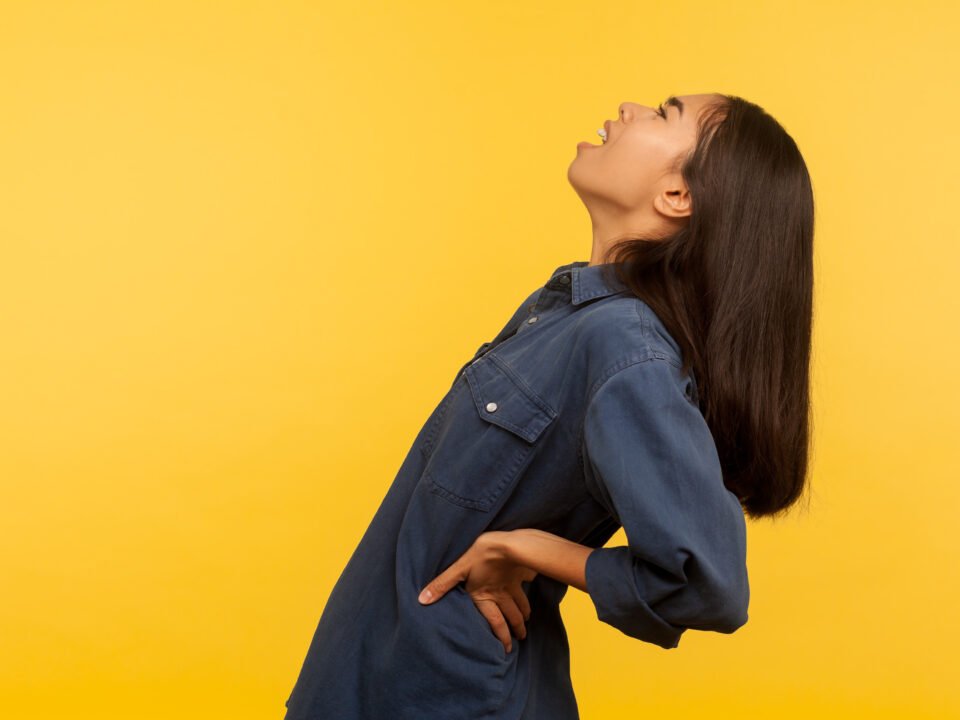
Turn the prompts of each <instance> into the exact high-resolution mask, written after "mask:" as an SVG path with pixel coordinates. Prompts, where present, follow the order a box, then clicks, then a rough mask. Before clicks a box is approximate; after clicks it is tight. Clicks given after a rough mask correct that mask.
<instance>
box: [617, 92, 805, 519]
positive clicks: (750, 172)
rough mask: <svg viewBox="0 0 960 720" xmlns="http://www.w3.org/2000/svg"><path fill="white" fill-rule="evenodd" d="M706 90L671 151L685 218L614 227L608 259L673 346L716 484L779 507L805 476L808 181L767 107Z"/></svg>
mask: <svg viewBox="0 0 960 720" xmlns="http://www.w3.org/2000/svg"><path fill="white" fill-rule="evenodd" d="M718 98H719V100H718V102H717V104H715V105H712V106H710V107H708V108H706V109H705V111H704V113H703V114H702V115H701V117H700V120H699V129H698V133H697V141H696V145H695V147H694V148H693V150H692V151H691V152H690V153H689V154H688V155H687V156H685V157H682V158H679V159H678V164H679V165H680V172H681V173H682V176H683V179H684V181H685V182H686V184H687V188H688V190H689V192H690V196H691V198H692V212H691V215H690V216H689V218H688V222H687V224H686V225H685V226H684V227H683V228H681V229H680V230H677V231H676V232H675V233H672V234H670V235H668V236H666V237H656V238H653V237H636V236H633V237H628V238H627V239H626V240H622V239H621V240H620V241H619V242H618V243H617V244H616V245H614V246H613V247H612V248H611V252H610V254H609V255H608V257H607V261H608V262H613V263H616V265H615V266H614V269H615V272H616V274H617V276H618V277H619V278H620V280H621V281H622V282H624V283H625V284H626V285H627V286H628V287H629V288H630V290H631V291H632V292H634V293H635V294H636V295H637V296H638V297H640V298H641V299H642V300H644V301H645V302H646V303H647V304H648V305H649V306H650V307H651V309H652V310H653V311H654V312H655V313H656V314H657V316H658V317H659V318H660V319H661V320H662V321H663V323H664V325H665V326H666V327H667V330H668V331H670V333H671V335H672V336H673V337H674V339H675V340H676V341H677V343H678V344H679V345H680V347H681V350H682V352H683V369H684V371H689V370H691V369H692V371H693V375H694V378H695V380H696V383H697V389H698V395H699V399H698V401H699V403H700V410H701V412H702V413H703V415H704V418H705V419H706V421H707V423H708V425H709V427H710V430H711V433H712V434H713V437H714V440H715V442H716V445H717V451H718V454H719V457H720V461H721V465H722V468H723V475H724V482H725V484H726V486H727V488H729V489H730V490H731V491H732V492H734V493H735V494H736V495H737V497H738V498H739V499H740V502H741V505H742V506H743V508H744V510H745V511H746V513H747V514H748V515H749V516H751V517H754V518H759V517H763V516H779V515H782V514H785V513H786V510H787V509H788V508H789V507H790V506H792V505H793V504H794V503H795V502H796V501H797V500H798V498H799V497H800V496H801V494H802V493H803V490H804V488H805V487H806V485H807V469H808V449H809V440H810V435H811V425H812V419H811V417H810V392H809V381H810V343H811V325H812V321H813V210H814V207H813V189H812V186H811V182H810V176H809V174H808V172H807V167H806V164H805V163H804V160H803V157H802V156H801V154H800V151H799V149H798V148H797V145H796V143H795V142H794V140H793V138H791V137H790V135H788V134H787V132H786V131H785V130H784V129H783V127H782V126H781V125H780V124H779V123H778V122H777V121H776V120H775V119H774V118H773V117H771V116H770V115H768V114H767V113H766V112H765V111H764V110H763V108H761V107H759V106H758V105H755V104H754V103H751V102H749V101H747V100H744V99H743V98H740V97H737V96H735V95H719V96H718Z"/></svg>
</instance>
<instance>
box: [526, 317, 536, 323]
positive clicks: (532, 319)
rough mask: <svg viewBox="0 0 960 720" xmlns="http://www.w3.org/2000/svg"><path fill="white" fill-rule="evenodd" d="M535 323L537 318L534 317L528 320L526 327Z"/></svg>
mask: <svg viewBox="0 0 960 720" xmlns="http://www.w3.org/2000/svg"><path fill="white" fill-rule="evenodd" d="M536 321H537V316H536V315H534V316H533V317H532V318H530V319H529V320H527V324H528V325H533V323H535V322H536Z"/></svg>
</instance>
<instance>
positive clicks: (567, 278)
mask: <svg viewBox="0 0 960 720" xmlns="http://www.w3.org/2000/svg"><path fill="white" fill-rule="evenodd" d="M560 282H562V283H563V284H564V285H566V284H567V283H568V282H570V276H569V275H561V276H560Z"/></svg>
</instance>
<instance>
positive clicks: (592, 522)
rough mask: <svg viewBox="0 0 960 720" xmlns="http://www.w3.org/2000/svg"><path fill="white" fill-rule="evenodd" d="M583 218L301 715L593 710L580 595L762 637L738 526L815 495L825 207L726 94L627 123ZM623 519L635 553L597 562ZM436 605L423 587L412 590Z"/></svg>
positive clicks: (597, 158) (662, 639) (455, 408)
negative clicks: (571, 612)
mask: <svg viewBox="0 0 960 720" xmlns="http://www.w3.org/2000/svg"><path fill="white" fill-rule="evenodd" d="M606 130H607V139H606V142H605V143H604V144H603V145H602V146H590V145H586V146H585V145H583V144H581V146H579V148H578V151H577V157H576V159H575V160H574V161H573V162H572V163H571V165H570V168H569V171H568V178H569V181H570V183H571V184H572V186H573V187H574V189H575V190H576V192H577V194H578V195H579V196H580V198H581V199H582V200H583V202H584V204H585V205H586V207H587V210H588V212H589V213H590V217H591V220H592V225H593V246H592V252H591V258H590V261H589V262H586V261H577V262H573V263H569V264H566V265H562V266H560V267H558V268H557V269H556V270H554V271H553V273H551V275H550V277H549V279H548V280H547V282H546V283H545V284H544V285H543V286H541V287H539V288H537V289H536V290H534V291H533V292H532V293H531V294H530V295H529V297H527V298H526V299H525V300H524V301H523V302H522V303H521V304H520V306H519V307H518V308H517V310H516V312H514V314H513V316H512V317H511V318H510V320H509V321H508V322H507V324H506V326H505V327H504V328H503V329H502V330H501V331H500V333H499V334H497V336H496V337H494V338H493V339H492V340H491V341H489V342H485V343H483V344H482V345H481V346H480V348H479V349H478V350H477V351H476V353H475V354H474V356H473V357H472V358H471V359H470V360H469V361H468V362H467V363H465V364H464V365H463V367H461V368H460V371H459V372H458V373H457V376H456V378H455V380H454V382H453V385H452V386H451V388H450V390H449V391H448V392H447V394H446V396H445V397H444V398H443V399H442V400H441V402H440V404H439V405H438V406H437V407H436V409H435V410H434V411H433V413H432V414H431V415H430V417H429V418H428V419H427V421H426V423H425V424H424V426H423V428H422V429H421V430H420V432H419V434H418V435H417V437H416V439H415V441H414V444H413V447H412V448H411V449H410V451H409V453H408V455H407V457H406V459H405V460H404V462H403V464H402V466H401V468H400V470H399V473H398V474H397V476H396V478H395V480H394V481H393V484H392V485H391V487H390V489H389V491H388V492H387V494H386V497H385V498H384V500H383V502H382V504H381V506H380V508H379V509H378V510H377V512H376V514H375V516H374V518H373V520H372V521H371V523H370V526H369V527H368V529H367V531H366V533H365V534H364V536H363V538H362V539H361V541H360V543H359V546H358V547H357V548H356V550H355V551H354V553H353V555H352V556H351V558H350V560H349V562H348V563H347V565H346V568H345V569H344V571H343V573H342V575H341V577H340V579H339V580H338V582H337V584H336V585H335V587H334V588H333V591H332V593H331V595H330V598H329V600H328V602H327V605H326V608H325V610H324V612H323V615H322V617H321V618H320V623H319V626H318V628H317V630H316V633H315V635H314V637H313V641H312V643H311V645H310V648H309V650H308V653H307V657H306V660H305V662H304V664H303V667H302V669H301V671H300V675H299V678H298V680H297V682H296V684H295V686H294V688H293V691H292V693H291V694H290V696H289V698H288V700H287V702H286V707H287V714H286V718H287V720H307V719H308V718H310V719H319V718H336V719H337V720H385V719H387V720H397V719H399V720H405V719H407V718H410V719H414V718H415V719H416V720H429V719H434V718H435V719H437V720H440V719H442V720H451V719H454V718H463V719H464V720H467V719H470V720H473V719H475V718H504V719H507V718H509V719H511V720H513V719H519V718H523V719H524V720H567V719H573V718H577V717H578V712H577V704H576V699H575V697H574V692H573V688H572V686H571V682H570V675H569V648H568V644H567V636H566V632H565V630H564V625H563V622H562V620H561V616H560V609H559V605H560V601H561V599H562V598H563V596H564V594H565V593H566V590H567V588H568V586H571V585H572V586H574V587H575V588H577V589H578V590H581V591H584V592H587V593H589V596H590V599H591V600H592V602H593V604H594V606H595V608H596V612H597V617H598V618H599V620H601V621H602V622H605V623H607V624H609V625H611V626H613V627H615V628H617V629H619V630H620V631H621V632H623V633H625V634H626V635H628V636H630V637H634V638H637V639H638V640H642V641H645V642H649V643H652V644H655V645H657V646H659V647H662V648H675V647H677V646H678V644H679V641H680V636H681V635H682V633H684V632H685V631H686V630H688V629H697V630H710V631H715V632H721V633H732V632H734V631H735V630H736V629H737V628H739V627H741V626H743V625H744V624H745V623H746V622H747V617H748V615H747V607H748V602H749V584H748V577H747V568H746V527H745V519H744V511H746V513H747V514H748V515H750V516H752V517H754V518H758V517H763V516H766V515H776V514H779V513H782V512H784V511H785V510H786V509H787V508H788V507H789V506H791V505H792V504H793V503H794V502H795V501H796V500H797V499H798V497H799V496H800V495H801V493H802V490H803V489H804V487H805V483H806V474H807V449H808V434H809V424H808V420H809V418H808V410H809V396H808V375H809V373H808V365H809V358H810V330H811V320H812V239H813V198H812V191H811V185H810V180H809V176H808V174H807V170H806V167H805V165H804V162H803V159H802V157H801V155H800V153H799V151H798V150H797V147H796V145H795V143H794V141H793V140H792V139H791V138H790V136H789V135H788V134H787V133H786V132H785V131H784V130H783V128H782V127H781V126H780V125H779V124H778V123H777V122H776V121H775V120H774V119H773V118H771V117H770V116H769V115H767V114H766V113H765V112H764V111H763V110H762V109H761V108H759V107H758V106H756V105H754V104H752V103H749V102H747V101H746V100H743V99H742V98H739V97H736V96H728V95H720V94H698V95H683V96H680V97H676V98H674V97H671V98H670V99H668V100H667V101H666V102H665V103H664V104H662V105H660V106H659V107H656V108H653V107H647V106H645V105H639V104H635V103H624V104H623V105H621V106H620V116H619V119H618V120H617V122H613V123H610V122H607V123H606ZM620 527H623V528H624V531H625V534H626V537H627V542H628V544H627V546H625V547H610V548H607V547H604V543H606V541H607V540H609V539H610V537H611V536H612V535H613V534H614V533H615V532H616V531H617V530H618V529H619V528H620ZM421 591H423V592H421Z"/></svg>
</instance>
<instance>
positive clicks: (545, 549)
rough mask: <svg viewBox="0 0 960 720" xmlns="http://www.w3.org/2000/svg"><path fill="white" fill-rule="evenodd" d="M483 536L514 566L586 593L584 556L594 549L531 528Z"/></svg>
mask: <svg viewBox="0 0 960 720" xmlns="http://www.w3.org/2000/svg"><path fill="white" fill-rule="evenodd" d="M485 535H487V536H488V540H489V542H490V544H491V546H492V547H493V548H494V549H497V550H499V551H500V552H501V553H503V555H504V557H506V558H507V559H508V560H510V561H511V562H513V563H515V564H516V565H523V566H524V567H528V568H530V569H531V570H535V571H536V572H538V573H540V574H541V575H546V576H547V577H549V578H553V579H554V580H557V581H559V582H562V583H565V584H567V585H572V586H573V587H575V588H577V589H578V590H583V592H587V581H586V576H585V570H586V564H587V557H588V556H589V555H590V553H591V552H592V551H593V550H595V549H596V548H592V547H588V546H587V545H580V544H579V543H575V542H573V541H572V540H567V539H566V538H563V537H560V536H559V535H553V534H552V533H548V532H545V531H543V530H536V529H534V528H521V529H519V530H511V531H494V532H488V533H485Z"/></svg>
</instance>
